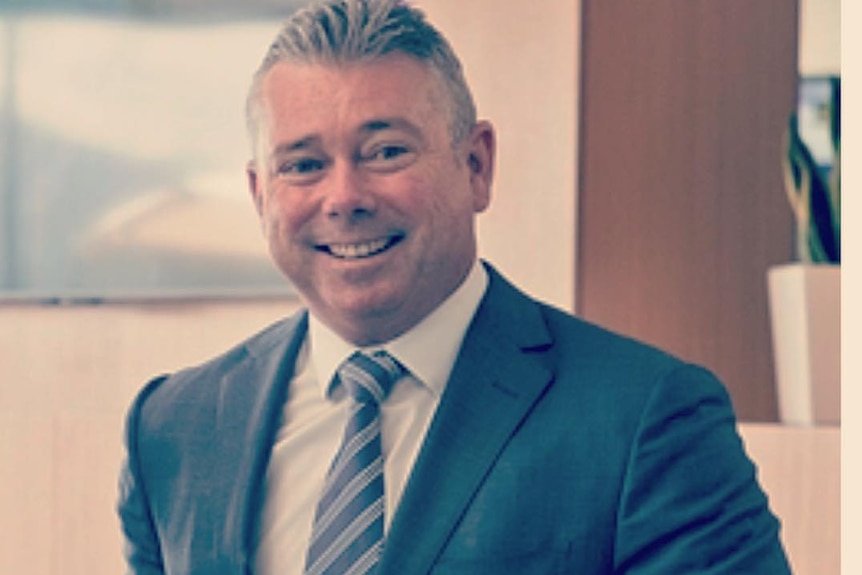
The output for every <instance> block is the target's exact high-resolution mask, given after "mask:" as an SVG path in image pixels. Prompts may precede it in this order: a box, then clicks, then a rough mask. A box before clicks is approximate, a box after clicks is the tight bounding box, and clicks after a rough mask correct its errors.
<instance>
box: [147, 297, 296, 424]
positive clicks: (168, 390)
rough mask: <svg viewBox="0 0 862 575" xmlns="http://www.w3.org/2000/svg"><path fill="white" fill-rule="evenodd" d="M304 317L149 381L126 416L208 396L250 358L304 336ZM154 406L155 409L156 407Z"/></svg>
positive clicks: (286, 320)
mask: <svg viewBox="0 0 862 575" xmlns="http://www.w3.org/2000/svg"><path fill="white" fill-rule="evenodd" d="M305 321H306V314H305V312H304V311H301V312H298V313H296V314H294V315H293V316H291V317H288V318H284V319H281V320H279V321H277V322H275V323H273V324H271V325H269V326H267V327H266V328H264V329H262V330H260V331H259V332H257V333H255V334H254V335H252V336H250V337H248V338H247V339H245V340H243V341H241V342H239V343H237V344H236V345H234V346H233V347H231V348H230V349H228V350H226V351H223V352H222V353H220V354H218V355H216V356H214V357H211V358H209V359H207V360H205V361H202V362H201V363H198V364H196V365H191V366H187V367H184V368H181V369H179V370H177V371H176V372H173V373H166V374H161V375H159V376H157V377H154V378H153V379H151V380H150V381H149V382H148V383H147V384H146V385H145V386H144V387H143V388H142V389H141V390H140V391H139V392H138V394H137V395H136V397H135V399H134V400H133V402H132V407H131V410H130V412H131V413H130V415H131V416H135V414H137V413H138V412H140V411H142V410H143V409H144V406H146V407H147V410H148V411H153V409H152V408H154V407H156V409H155V411H159V410H160V408H161V407H163V406H166V405H174V406H178V407H180V406H182V405H183V404H186V405H188V404H189V403H191V402H195V401H197V400H200V399H201V398H202V397H206V396H209V395H211V394H210V391H211V390H212V387H213V386H214V385H216V384H217V383H218V382H219V380H220V379H221V378H222V377H223V376H224V375H225V374H226V373H228V372H229V371H230V370H231V369H233V368H234V367H235V366H236V365H238V364H240V363H241V362H242V361H244V360H245V359H247V358H249V357H250V356H251V357H255V356H256V357H261V358H263V357H267V356H270V355H272V354H274V353H277V349H278V348H279V347H280V346H282V347H283V346H285V344H286V343H289V342H290V341H291V340H292V339H293V338H295V337H299V335H300V334H301V333H304V324H305ZM157 406H158V407H157Z"/></svg>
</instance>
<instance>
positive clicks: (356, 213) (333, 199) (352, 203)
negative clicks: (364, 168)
mask: <svg viewBox="0 0 862 575" xmlns="http://www.w3.org/2000/svg"><path fill="white" fill-rule="evenodd" d="M328 179H329V182H328V185H327V187H326V189H325V192H324V193H325V196H324V199H323V212H324V214H325V215H326V216H327V217H328V218H330V219H338V218H342V219H346V220H350V221H352V220H355V219H359V218H362V217H367V216H369V215H371V214H372V213H374V210H375V209H376V206H377V203H376V200H375V197H374V194H373V192H372V191H371V190H370V189H369V188H368V185H367V182H366V181H365V179H364V178H363V176H362V174H361V173H360V171H359V170H357V169H356V167H355V166H354V165H352V164H351V163H348V162H336V163H335V164H334V165H333V167H332V170H331V171H330V174H329V178H328Z"/></svg>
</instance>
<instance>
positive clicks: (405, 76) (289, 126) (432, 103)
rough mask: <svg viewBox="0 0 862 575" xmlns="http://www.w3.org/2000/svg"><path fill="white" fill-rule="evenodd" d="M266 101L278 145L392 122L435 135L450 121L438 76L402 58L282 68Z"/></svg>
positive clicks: (270, 81) (266, 89) (265, 90)
mask: <svg viewBox="0 0 862 575" xmlns="http://www.w3.org/2000/svg"><path fill="white" fill-rule="evenodd" d="M261 97H262V102H261V104H262V108H263V112H264V119H265V121H266V124H267V125H268V127H269V130H270V132H271V135H272V136H273V137H276V138H278V139H283V138H285V137H302V136H305V135H315V134H317V133H318V132H324V131H327V130H332V129H339V130H358V129H359V127H360V126H362V125H367V124H368V123H369V122H373V121H375V120H388V119H402V120H405V121H408V122H410V123H413V124H415V125H416V126H417V127H419V128H421V129H422V130H423V131H433V130H434V129H436V128H438V127H439V126H446V125H447V119H448V113H447V109H448V107H447V105H446V98H445V94H444V91H443V87H442V82H441V80H440V79H439V77H438V75H437V74H435V73H434V71H433V70H432V69H431V67H430V66H428V65H427V64H425V63H424V62H421V61H419V60H417V59H415V58H413V57H410V56H407V55H402V54H391V55H386V56H383V57H381V58H378V59H375V60H373V61H368V62H359V63H349V64H329V63H294V62H282V63H279V64H276V65H275V66H274V67H273V68H272V69H271V70H270V71H269V72H268V73H267V74H266V76H264V78H263V81H262V83H261Z"/></svg>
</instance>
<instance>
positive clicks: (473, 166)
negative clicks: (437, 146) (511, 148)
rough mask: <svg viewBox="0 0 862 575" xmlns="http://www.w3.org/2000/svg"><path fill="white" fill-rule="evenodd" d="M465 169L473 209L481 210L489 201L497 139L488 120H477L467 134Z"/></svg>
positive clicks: (477, 211)
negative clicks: (467, 174) (468, 175)
mask: <svg viewBox="0 0 862 575" xmlns="http://www.w3.org/2000/svg"><path fill="white" fill-rule="evenodd" d="M467 144H468V149H467V169H468V170H469V171H470V185H471V188H472V191H473V210H474V211H475V212H476V213H479V212H483V211H485V209H487V207H488V205H489V204H490V203H491V184H492V183H493V180H494V160H495V154H496V151H497V139H496V135H495V134H494V127H493V126H492V125H491V123H490V122H486V121H484V120H483V121H480V122H477V123H476V125H475V126H473V129H472V130H471V131H470V135H469V136H468V142H467Z"/></svg>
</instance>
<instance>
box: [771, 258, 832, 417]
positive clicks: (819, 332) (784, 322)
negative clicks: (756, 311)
mask: <svg viewBox="0 0 862 575" xmlns="http://www.w3.org/2000/svg"><path fill="white" fill-rule="evenodd" d="M767 276H768V284H769V306H770V315H771V318H772V348H773V353H774V362H775V380H776V390H777V394H778V412H779V415H780V418H781V421H782V422H784V423H789V424H796V425H818V424H831V425H836V424H840V422H841V267H840V266H837V265H806V264H789V265H783V266H777V267H774V268H772V269H770V270H769V272H768V274H767Z"/></svg>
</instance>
